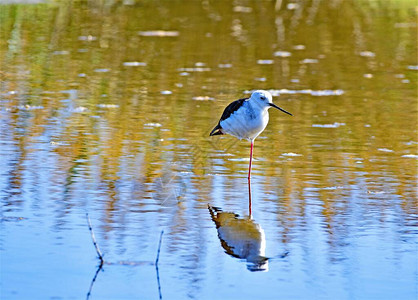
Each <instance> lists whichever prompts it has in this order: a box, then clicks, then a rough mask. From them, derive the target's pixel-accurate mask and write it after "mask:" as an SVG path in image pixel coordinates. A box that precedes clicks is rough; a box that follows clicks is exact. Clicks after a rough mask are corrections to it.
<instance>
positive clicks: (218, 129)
mask: <svg viewBox="0 0 418 300" xmlns="http://www.w3.org/2000/svg"><path fill="white" fill-rule="evenodd" d="M221 129H222V127H221V125H219V124H218V125H216V126H215V128H213V130H212V131H211V132H210V134H209V136H213V135H221V134H223V132H222V130H221Z"/></svg>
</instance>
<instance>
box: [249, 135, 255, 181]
mask: <svg viewBox="0 0 418 300" xmlns="http://www.w3.org/2000/svg"><path fill="white" fill-rule="evenodd" d="M253 147H254V142H253V141H251V149H250V167H249V168H248V180H250V179H251V164H252V162H253Z"/></svg>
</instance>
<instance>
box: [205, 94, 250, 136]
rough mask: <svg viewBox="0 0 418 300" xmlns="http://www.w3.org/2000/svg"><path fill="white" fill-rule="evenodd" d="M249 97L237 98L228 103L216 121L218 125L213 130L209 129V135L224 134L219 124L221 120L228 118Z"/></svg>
mask: <svg viewBox="0 0 418 300" xmlns="http://www.w3.org/2000/svg"><path fill="white" fill-rule="evenodd" d="M248 99H249V98H243V99H239V100H235V101H234V102H232V103H230V104H229V105H228V106H227V107H226V108H225V110H224V112H223V114H222V116H221V119H220V120H219V122H218V125H216V126H215V128H213V130H212V131H211V133H210V135H211V136H212V135H220V134H224V133H223V132H222V130H221V129H222V126H221V121H223V120H226V119H228V118H229V116H230V115H232V114H233V113H234V112H235V111H237V110H238V109H239V108H240V107H241V106H243V105H244V102H245V101H246V100H248Z"/></svg>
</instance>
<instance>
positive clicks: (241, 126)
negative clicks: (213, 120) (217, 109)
mask: <svg viewBox="0 0 418 300" xmlns="http://www.w3.org/2000/svg"><path fill="white" fill-rule="evenodd" d="M269 108H270V106H262V105H260V104H259V103H258V102H257V100H254V99H253V98H252V97H251V98H250V99H249V100H247V101H245V102H244V103H243V105H242V106H241V107H240V108H239V109H238V110H237V111H235V112H234V113H233V114H231V116H230V117H229V118H228V119H226V120H223V121H221V122H220V125H221V126H222V131H224V132H225V133H228V134H230V135H233V136H235V137H237V138H239V139H246V140H249V141H253V140H254V139H255V138H256V137H257V136H258V135H259V134H260V133H261V132H262V131H263V130H264V129H265V128H266V126H267V123H268V122H269V113H268V109H269Z"/></svg>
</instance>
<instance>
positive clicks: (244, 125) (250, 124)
mask: <svg viewBox="0 0 418 300" xmlns="http://www.w3.org/2000/svg"><path fill="white" fill-rule="evenodd" d="M272 98H273V97H272V96H271V94H270V93H269V92H268V91H263V90H257V91H254V92H253V93H252V94H251V97H250V98H245V99H239V100H236V101H234V102H232V103H230V104H229V105H228V106H227V107H226V108H225V110H224V112H223V114H222V116H221V119H220V120H219V122H218V125H216V126H215V128H214V129H213V130H212V132H211V133H210V135H211V136H212V135H221V134H226V133H227V134H230V135H232V136H235V137H237V138H239V139H246V140H248V141H250V142H251V150H250V167H249V170H248V179H250V176H251V162H252V152H253V144H254V140H255V139H256V137H257V136H258V135H259V134H260V133H261V132H263V130H264V129H265V128H266V126H267V123H268V121H269V113H268V109H269V108H271V107H274V108H277V109H279V110H281V111H283V112H285V113H287V114H289V115H292V114H291V113H289V112H287V111H285V110H284V109H281V108H280V107H278V106H277V105H275V104H274V103H273V99H272Z"/></svg>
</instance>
